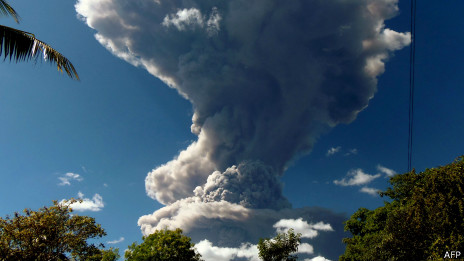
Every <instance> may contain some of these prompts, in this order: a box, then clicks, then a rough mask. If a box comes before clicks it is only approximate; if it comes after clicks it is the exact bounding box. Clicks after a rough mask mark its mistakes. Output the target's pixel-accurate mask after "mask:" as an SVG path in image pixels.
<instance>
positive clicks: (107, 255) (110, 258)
mask: <svg viewBox="0 0 464 261" xmlns="http://www.w3.org/2000/svg"><path fill="white" fill-rule="evenodd" d="M120 257H121V256H120V255H119V248H112V247H110V248H109V249H108V250H104V249H102V250H101V261H116V260H117V259H118V258H120Z"/></svg>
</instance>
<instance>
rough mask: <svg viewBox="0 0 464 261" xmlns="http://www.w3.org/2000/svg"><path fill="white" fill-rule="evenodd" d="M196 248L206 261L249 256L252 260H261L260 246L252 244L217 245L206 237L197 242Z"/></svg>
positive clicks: (222, 260)
mask: <svg viewBox="0 0 464 261" xmlns="http://www.w3.org/2000/svg"><path fill="white" fill-rule="evenodd" d="M195 248H196V249H197V251H198V253H200V254H201V257H202V258H203V259H204V260H205V261H229V260H233V259H235V258H247V260H250V261H259V260H260V259H259V257H258V248H257V246H256V245H252V244H249V243H247V244H242V245H241V246H240V247H236V248H232V247H217V246H213V243H211V242H210V241H208V240H207V239H204V240H202V241H200V242H199V243H197V244H195Z"/></svg>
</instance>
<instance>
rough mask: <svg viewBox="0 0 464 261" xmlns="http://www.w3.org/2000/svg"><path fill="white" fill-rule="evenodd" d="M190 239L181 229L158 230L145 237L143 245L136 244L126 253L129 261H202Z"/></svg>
mask: <svg viewBox="0 0 464 261" xmlns="http://www.w3.org/2000/svg"><path fill="white" fill-rule="evenodd" d="M190 240H191V239H190V237H187V236H185V235H182V230H181V229H179V228H178V229H176V230H168V229H164V230H157V231H155V233H153V234H151V235H149V236H147V237H143V243H142V244H140V245H138V244H137V243H136V242H134V243H133V244H132V245H130V246H129V249H128V250H127V251H126V253H125V259H126V260H127V261H145V260H147V261H148V260H150V261H161V260H169V261H200V260H201V256H200V254H198V253H197V252H196V251H195V249H194V248H193V247H194V246H195V244H193V243H191V242H190Z"/></svg>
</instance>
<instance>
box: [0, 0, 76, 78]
mask: <svg viewBox="0 0 464 261" xmlns="http://www.w3.org/2000/svg"><path fill="white" fill-rule="evenodd" d="M0 1H2V0H0ZM2 55H3V56H4V59H7V58H9V59H10V61H11V60H13V61H16V62H21V61H29V60H37V59H38V58H39V57H41V56H42V57H43V58H44V60H45V61H48V62H50V63H52V64H56V66H57V69H58V71H60V72H63V71H65V72H66V74H68V76H69V77H71V78H73V79H76V80H79V76H78V75H77V71H76V69H74V66H73V65H72V63H71V62H70V61H69V60H68V59H67V58H66V57H64V56H63V55H62V54H61V53H59V52H58V51H56V50H55V49H53V48H52V47H51V46H50V45H48V44H46V43H44V42H42V41H40V40H38V39H37V38H35V36H34V35H33V34H31V33H28V32H24V31H21V30H18V29H14V28H11V27H7V26H3V25H0V56H2Z"/></svg>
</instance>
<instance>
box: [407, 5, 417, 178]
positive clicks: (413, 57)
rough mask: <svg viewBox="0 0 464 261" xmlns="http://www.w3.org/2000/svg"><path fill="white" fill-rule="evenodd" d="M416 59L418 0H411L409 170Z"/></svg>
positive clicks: (409, 163) (409, 168)
mask: <svg viewBox="0 0 464 261" xmlns="http://www.w3.org/2000/svg"><path fill="white" fill-rule="evenodd" d="M415 60H416V0H411V48H410V52H409V133H408V171H411V166H412V148H413V146H412V145H413V142H412V141H413V139H412V138H413V127H414V74H415V70H414V69H415V68H414V64H415Z"/></svg>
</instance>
